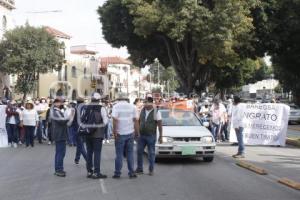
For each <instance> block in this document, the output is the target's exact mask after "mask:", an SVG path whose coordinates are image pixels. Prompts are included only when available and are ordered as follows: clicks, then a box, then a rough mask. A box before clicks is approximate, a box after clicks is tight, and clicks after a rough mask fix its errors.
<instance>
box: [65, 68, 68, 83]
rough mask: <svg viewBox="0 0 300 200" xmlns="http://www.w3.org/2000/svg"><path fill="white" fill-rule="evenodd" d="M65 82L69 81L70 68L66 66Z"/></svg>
mask: <svg viewBox="0 0 300 200" xmlns="http://www.w3.org/2000/svg"><path fill="white" fill-rule="evenodd" d="M65 81H68V66H67V65H65Z"/></svg>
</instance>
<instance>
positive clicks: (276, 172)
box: [217, 144, 300, 183]
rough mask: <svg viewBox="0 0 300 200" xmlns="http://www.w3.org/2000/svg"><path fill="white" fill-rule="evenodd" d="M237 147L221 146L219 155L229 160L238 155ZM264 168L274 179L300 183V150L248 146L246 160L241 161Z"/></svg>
mask: <svg viewBox="0 0 300 200" xmlns="http://www.w3.org/2000/svg"><path fill="white" fill-rule="evenodd" d="M237 148H238V147H237V146H230V145H229V144H221V145H218V146H217V153H218V154H223V155H224V156H225V157H226V158H227V159H232V160H234V159H233V158H232V157H231V156H232V155H233V154H235V153H236V151H237ZM241 160H244V161H247V162H249V163H251V164H254V165H255V166H257V167H260V168H263V169H265V170H266V171H267V172H268V174H269V175H268V176H270V177H272V178H273V179H276V180H277V179H279V178H283V177H286V178H289V179H291V180H294V181H297V182H299V183H300V150H299V148H294V147H290V146H287V147H269V146H246V158H245V159H241Z"/></svg>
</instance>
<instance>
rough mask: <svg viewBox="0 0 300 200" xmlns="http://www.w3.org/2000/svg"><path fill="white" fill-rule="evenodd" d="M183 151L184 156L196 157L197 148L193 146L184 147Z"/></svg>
mask: <svg viewBox="0 0 300 200" xmlns="http://www.w3.org/2000/svg"><path fill="white" fill-rule="evenodd" d="M181 151H182V155H183V156H191V155H196V147H193V146H186V147H182V148H181Z"/></svg>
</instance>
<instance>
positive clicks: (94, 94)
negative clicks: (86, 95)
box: [92, 92, 101, 100]
mask: <svg viewBox="0 0 300 200" xmlns="http://www.w3.org/2000/svg"><path fill="white" fill-rule="evenodd" d="M100 99H101V95H100V94H99V93H98V92H93V94H92V100H100Z"/></svg>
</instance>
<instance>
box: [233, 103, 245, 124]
mask: <svg viewBox="0 0 300 200" xmlns="http://www.w3.org/2000/svg"><path fill="white" fill-rule="evenodd" d="M231 123H232V126H233V128H239V127H243V113H242V112H240V104H238V105H233V106H232V118H231Z"/></svg>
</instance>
